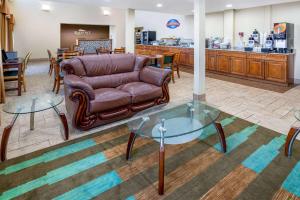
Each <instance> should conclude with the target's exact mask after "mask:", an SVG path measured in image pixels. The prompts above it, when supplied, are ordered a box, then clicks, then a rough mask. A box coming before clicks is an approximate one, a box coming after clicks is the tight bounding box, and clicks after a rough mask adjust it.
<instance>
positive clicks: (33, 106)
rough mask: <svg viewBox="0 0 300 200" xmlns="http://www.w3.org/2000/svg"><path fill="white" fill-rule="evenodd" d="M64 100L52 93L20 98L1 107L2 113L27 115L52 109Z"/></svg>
mask: <svg viewBox="0 0 300 200" xmlns="http://www.w3.org/2000/svg"><path fill="white" fill-rule="evenodd" d="M63 100H64V98H63V97H62V96H60V95H55V94H53V93H46V94H40V95H32V96H21V97H18V98H17V99H16V100H14V101H10V102H8V103H6V104H5V105H4V106H3V111H4V112H6V113H10V114H28V113H35V112H40V111H43V110H48V109H50V108H53V107H55V106H57V105H59V104H61V103H62V102H63Z"/></svg>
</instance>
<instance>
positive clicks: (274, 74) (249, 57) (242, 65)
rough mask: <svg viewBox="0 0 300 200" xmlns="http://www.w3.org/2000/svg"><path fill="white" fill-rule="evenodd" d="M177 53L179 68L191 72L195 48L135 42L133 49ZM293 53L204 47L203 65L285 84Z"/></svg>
mask: <svg viewBox="0 0 300 200" xmlns="http://www.w3.org/2000/svg"><path fill="white" fill-rule="evenodd" d="M144 50H146V51H148V50H149V51H151V53H152V54H162V53H165V52H172V53H180V58H179V64H180V65H181V66H182V69H185V70H186V71H188V72H193V69H194V49H193V48H180V47H166V46H151V45H136V52H137V53H138V52H139V51H144ZM294 56H295V55H294V54H265V53H256V52H244V51H234V50H221V49H220V50H216V49H206V55H205V59H206V66H205V68H206V69H207V70H208V71H210V72H212V73H219V74H222V75H228V76H234V77H240V78H245V79H251V80H255V79H256V80H257V79H260V81H265V82H270V83H277V84H284V85H287V84H288V83H289V80H291V79H293V78H294Z"/></svg>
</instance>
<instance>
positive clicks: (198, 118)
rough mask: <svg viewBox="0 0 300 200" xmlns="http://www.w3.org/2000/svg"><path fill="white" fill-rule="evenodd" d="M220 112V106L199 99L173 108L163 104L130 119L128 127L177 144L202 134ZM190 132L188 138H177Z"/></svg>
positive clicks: (149, 136)
mask: <svg viewBox="0 0 300 200" xmlns="http://www.w3.org/2000/svg"><path fill="white" fill-rule="evenodd" d="M219 115H220V111H219V110H218V109H216V108H213V107H211V106H209V105H207V104H205V103H203V102H198V101H195V102H191V103H187V104H183V105H180V106H176V107H173V108H167V107H165V105H160V106H155V107H152V108H150V109H147V110H145V111H142V112H140V113H138V114H137V115H135V116H134V117H133V118H132V120H131V121H130V122H128V127H129V129H130V130H131V131H132V132H134V133H135V134H138V135H141V136H143V137H148V138H153V139H156V140H158V139H160V138H166V139H168V138H169V141H168V142H167V143H170V144H176V143H183V142H184V141H183V140H187V141H186V142H188V141H191V140H193V139H195V138H196V137H199V135H200V134H201V133H202V131H201V130H202V129H203V128H205V127H207V126H209V125H211V124H212V123H214V122H215V121H216V120H217V118H218V117H219ZM186 135H189V136H188V138H187V137H184V138H181V139H180V141H177V140H178V137H180V136H186ZM172 138H173V139H172ZM176 138H177V139H176Z"/></svg>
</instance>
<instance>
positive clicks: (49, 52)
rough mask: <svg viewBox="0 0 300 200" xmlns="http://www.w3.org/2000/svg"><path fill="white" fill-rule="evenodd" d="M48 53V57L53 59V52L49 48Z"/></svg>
mask: <svg viewBox="0 0 300 200" xmlns="http://www.w3.org/2000/svg"><path fill="white" fill-rule="evenodd" d="M47 53H48V58H49V61H51V58H52V53H51V51H50V50H49V49H47Z"/></svg>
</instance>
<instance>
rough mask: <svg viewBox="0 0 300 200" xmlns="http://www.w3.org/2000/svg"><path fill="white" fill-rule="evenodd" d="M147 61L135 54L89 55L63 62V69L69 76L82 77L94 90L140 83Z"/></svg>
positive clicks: (145, 58)
mask: <svg viewBox="0 0 300 200" xmlns="http://www.w3.org/2000/svg"><path fill="white" fill-rule="evenodd" d="M147 61H148V58H147V57H143V56H135V55H134V54H111V55H109V54H108V55H105V54H104V55H89V56H80V57H76V58H73V59H71V60H68V61H63V63H62V67H63V70H64V71H66V73H67V74H74V75H76V76H80V77H82V78H83V79H84V81H85V82H87V83H88V84H90V85H91V86H92V87H93V89H99V88H114V87H118V86H120V85H123V84H127V83H129V82H137V81H139V80H140V79H139V77H140V76H139V73H140V71H141V70H142V69H143V68H144V66H145V65H146V63H147Z"/></svg>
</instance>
